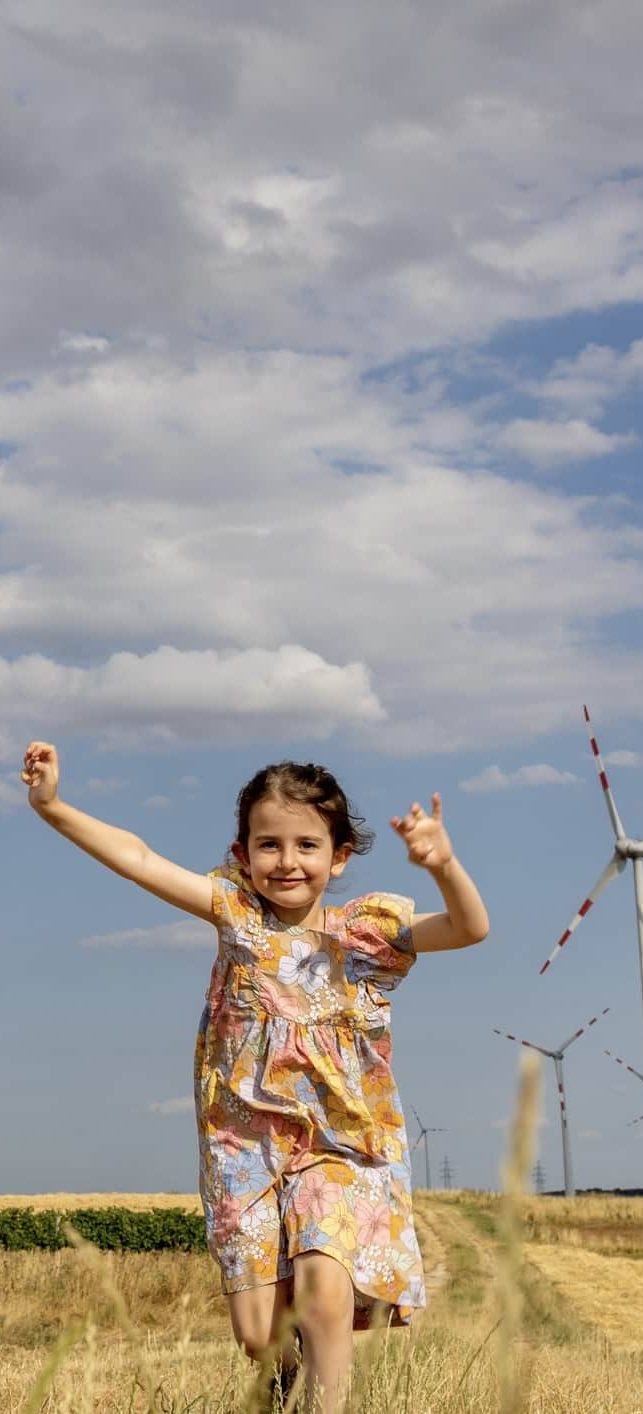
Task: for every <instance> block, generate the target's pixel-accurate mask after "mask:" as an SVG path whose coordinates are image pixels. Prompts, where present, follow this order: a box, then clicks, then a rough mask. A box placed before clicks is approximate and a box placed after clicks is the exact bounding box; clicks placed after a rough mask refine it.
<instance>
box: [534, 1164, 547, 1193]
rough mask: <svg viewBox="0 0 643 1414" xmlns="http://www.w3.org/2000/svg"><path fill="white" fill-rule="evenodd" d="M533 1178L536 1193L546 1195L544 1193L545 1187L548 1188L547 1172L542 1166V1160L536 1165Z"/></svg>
mask: <svg viewBox="0 0 643 1414" xmlns="http://www.w3.org/2000/svg"><path fill="white" fill-rule="evenodd" d="M532 1178H533V1182H534V1188H535V1190H536V1192H537V1193H544V1192H545V1186H546V1185H545V1170H544V1168H543V1166H542V1164H541V1162H540V1159H538V1161H537V1163H535V1164H534V1171H533V1174H532Z"/></svg>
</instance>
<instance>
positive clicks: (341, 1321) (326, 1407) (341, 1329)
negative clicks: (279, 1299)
mask: <svg viewBox="0 0 643 1414" xmlns="http://www.w3.org/2000/svg"><path fill="white" fill-rule="evenodd" d="M293 1264H294V1268H295V1302H294V1304H295V1315H296V1320H297V1325H298V1327H299V1329H300V1331H301V1333H302V1337H303V1343H304V1365H305V1367H306V1389H307V1392H308V1409H309V1411H310V1414H336V1411H337V1410H338V1409H339V1408H340V1401H341V1399H342V1398H343V1396H344V1393H345V1390H346V1383H347V1380H348V1375H349V1372H350V1366H351V1357H352V1352H353V1310H354V1296H353V1283H352V1281H351V1279H350V1277H349V1275H348V1272H347V1271H346V1270H345V1268H344V1267H342V1265H341V1263H340V1262H336V1261H335V1258H334V1257H325V1256H324V1254H323V1252H302V1253H301V1255H300V1256H299V1257H295V1258H294V1259H293Z"/></svg>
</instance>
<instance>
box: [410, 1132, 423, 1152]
mask: <svg viewBox="0 0 643 1414" xmlns="http://www.w3.org/2000/svg"><path fill="white" fill-rule="evenodd" d="M423 1138H424V1135H423V1134H420V1135H418V1138H417V1139H416V1141H415V1144H412V1145H411V1147H410V1149H409V1154H414V1153H415V1150H416V1149H417V1146H418V1144H419V1143H420V1141H421V1140H422V1139H423Z"/></svg>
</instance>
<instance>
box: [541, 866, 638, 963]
mask: <svg viewBox="0 0 643 1414" xmlns="http://www.w3.org/2000/svg"><path fill="white" fill-rule="evenodd" d="M626 862H627V861H626V860H625V859H622V858H621V856H620V854H614V855H613V856H612V858H611V859H610V862H609V864H608V865H607V868H606V869H604V870H603V873H602V874H601V876H600V878H599V879H597V880H596V883H595V884H594V887H593V889H592V891H591V893H589V894H588V895H587V898H586V899H585V901H584V903H582V904H581V906H580V908H579V910H578V913H576V914H575V915H574V917H573V918H572V921H571V923H570V925H569V928H566V929H565V932H564V933H563V934H562V935H561V937H560V938H559V939H558V942H557V943H556V946H555V948H554V950H553V952H551V953H550V954H549V957H548V958H547V961H546V962H544V963H543V965H542V967H541V969H540V975H541V977H542V974H543V972H546V971H547V968H548V967H549V965H550V963H552V962H553V961H554V958H555V957H558V954H559V952H560V950H561V948H564V946H565V943H566V942H567V941H568V939H569V938H571V936H572V933H573V932H574V929H575V928H577V927H578V925H579V923H582V921H583V918H585V916H586V915H587V914H588V913H589V910H590V908H591V907H592V904H593V903H596V900H597V898H598V897H599V895H600V894H602V892H603V889H606V888H607V885H608V884H611V882H612V879H615V878H616V876H617V874H620V873H621V872H622V870H623V869H624V868H625V865H626Z"/></svg>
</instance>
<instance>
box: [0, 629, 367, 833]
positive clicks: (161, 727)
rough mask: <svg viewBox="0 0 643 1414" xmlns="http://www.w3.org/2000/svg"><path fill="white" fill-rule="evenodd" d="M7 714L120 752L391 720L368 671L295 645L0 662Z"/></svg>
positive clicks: (318, 732)
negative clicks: (93, 738)
mask: <svg viewBox="0 0 643 1414" xmlns="http://www.w3.org/2000/svg"><path fill="white" fill-rule="evenodd" d="M0 706H1V707H2V710H3V712H4V715H5V717H7V718H8V719H9V720H11V719H14V720H18V721H22V722H26V721H28V720H31V721H32V722H34V723H35V722H37V721H38V720H39V719H40V721H41V722H43V721H46V722H47V727H48V732H49V734H50V735H51V732H52V730H53V729H57V730H60V729H64V731H65V732H66V733H67V732H69V731H70V730H77V731H89V732H92V733H93V734H95V735H97V736H98V737H99V740H100V741H101V742H102V743H103V744H104V745H106V746H112V747H113V746H116V745H123V744H129V745H131V744H134V742H137V743H139V744H141V745H143V746H151V747H155V746H156V747H158V746H168V745H172V744H176V743H179V742H183V741H188V740H191V741H197V740H198V741H206V742H212V743H218V742H221V740H222V739H223V737H224V736H225V734H226V732H227V734H228V737H229V739H235V731H236V732H237V733H238V728H239V723H240V722H243V721H244V719H245V720H246V722H247V724H248V725H247V727H246V728H245V729H246V731H250V732H251V731H252V729H253V727H252V724H253V723H255V724H256V723H257V722H258V721H264V722H265V721H266V720H271V721H272V723H273V730H274V731H276V732H279V731H280V730H281V731H284V730H287V731H288V733H289V734H290V735H298V734H302V733H304V734H306V735H309V736H318V737H323V736H326V735H328V734H329V732H330V731H332V730H333V729H334V728H335V727H336V726H337V725H338V724H342V723H356V722H364V723H368V722H373V721H375V722H377V721H380V720H381V719H382V718H383V716H384V712H383V709H382V707H381V705H380V704H379V702H378V700H377V698H376V696H375V694H374V693H373V691H372V689H371V687H370V683H369V675H368V672H367V670H366V669H365V667H364V666H363V664H361V663H348V664H346V666H344V667H339V666H335V665H333V664H331V663H326V662H325V661H324V660H323V659H322V658H321V657H320V656H319V655H318V654H315V653H310V652H308V651H307V650H306V649H303V648H299V647H297V646H296V645H294V644H286V645H284V646H283V647H281V648H278V649H277V650H276V651H275V652H269V651H267V650H264V649H247V650H246V651H244V652H241V653H227V654H226V653H220V654H219V653H216V652H214V651H211V650H201V651H193V652H189V651H184V652H181V651H180V650H178V649H176V648H170V647H164V648H159V649H156V650H155V651H154V652H152V653H149V654H141V655H136V654H133V653H116V654H113V655H112V657H111V658H109V659H108V660H107V661H106V662H105V663H103V664H101V665H99V666H98V667H96V668H80V667H67V666H65V665H62V664H60V663H55V662H53V661H52V660H51V659H48V658H44V657H42V656H41V655H37V654H33V655H28V656H25V657H23V658H18V659H16V660H15V661H14V662H13V663H9V662H7V661H6V660H0ZM149 803H150V802H149V801H148V804H149ZM158 803H159V801H158V798H156V804H157V805H158Z"/></svg>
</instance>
